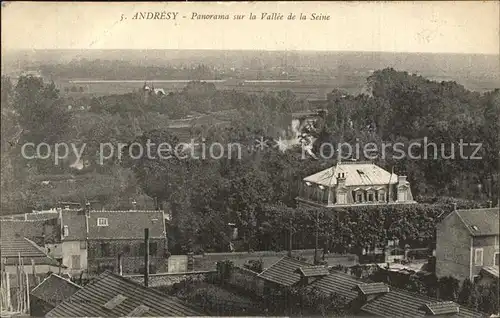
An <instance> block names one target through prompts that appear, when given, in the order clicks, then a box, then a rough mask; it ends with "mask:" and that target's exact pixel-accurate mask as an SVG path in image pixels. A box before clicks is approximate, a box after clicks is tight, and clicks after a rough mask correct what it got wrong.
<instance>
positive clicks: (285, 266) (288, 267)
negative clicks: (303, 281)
mask: <svg viewBox="0 0 500 318" xmlns="http://www.w3.org/2000/svg"><path fill="white" fill-rule="evenodd" d="M308 266H311V264H308V263H306V262H302V261H299V260H296V259H294V258H290V257H283V258H282V259H280V260H279V261H278V262H276V263H274V264H273V265H271V266H270V267H269V268H268V269H266V270H265V271H263V272H262V273H260V274H259V276H258V277H260V278H262V279H264V280H267V281H270V282H273V283H276V284H279V285H282V286H292V285H294V284H296V283H298V282H299V281H300V277H301V276H300V274H299V272H298V271H297V270H298V269H299V267H308Z"/></svg>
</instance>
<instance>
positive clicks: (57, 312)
mask: <svg viewBox="0 0 500 318" xmlns="http://www.w3.org/2000/svg"><path fill="white" fill-rule="evenodd" d="M112 300H113V301H112ZM110 301H112V302H110ZM105 305H106V306H105ZM130 315H133V316H153V317H165V316H170V317H172V316H174V317H185V316H205V315H206V314H204V313H203V312H202V310H201V309H198V308H195V307H194V306H191V305H190V304H187V303H184V302H183V301H181V300H179V299H177V298H175V297H171V296H168V295H165V294H162V293H160V292H158V291H155V290H153V289H149V288H146V287H144V286H142V285H140V284H138V283H135V282H133V281H131V280H129V279H126V278H124V277H122V276H119V275H117V274H114V273H111V272H104V273H103V274H101V275H99V276H98V277H97V278H95V279H94V280H93V281H91V282H90V283H89V284H87V285H85V287H83V288H82V289H80V290H79V291H77V292H76V293H74V294H73V295H72V296H71V297H69V298H67V299H66V300H64V301H63V302H62V303H60V304H59V305H58V306H57V307H55V308H54V309H52V310H51V311H50V312H49V313H47V315H46V317H125V316H130Z"/></svg>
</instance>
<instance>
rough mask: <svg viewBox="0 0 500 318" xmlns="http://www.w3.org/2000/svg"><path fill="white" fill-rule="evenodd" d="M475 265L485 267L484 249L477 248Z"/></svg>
mask: <svg viewBox="0 0 500 318" xmlns="http://www.w3.org/2000/svg"><path fill="white" fill-rule="evenodd" d="M474 265H476V266H483V249H482V248H476V250H475V252H474Z"/></svg>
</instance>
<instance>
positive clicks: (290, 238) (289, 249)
mask: <svg viewBox="0 0 500 318" xmlns="http://www.w3.org/2000/svg"><path fill="white" fill-rule="evenodd" d="M288 226H289V229H290V233H289V235H288V257H292V219H291V218H290V220H289V223H288Z"/></svg>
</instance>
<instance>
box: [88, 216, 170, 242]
mask: <svg viewBox="0 0 500 318" xmlns="http://www.w3.org/2000/svg"><path fill="white" fill-rule="evenodd" d="M99 218H107V219H108V226H97V219H99ZM88 222H89V233H88V238H89V239H143V238H144V229H145V228H149V237H150V238H165V235H166V234H165V221H164V215H163V211H136V210H132V211H90V217H89V218H88Z"/></svg>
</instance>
